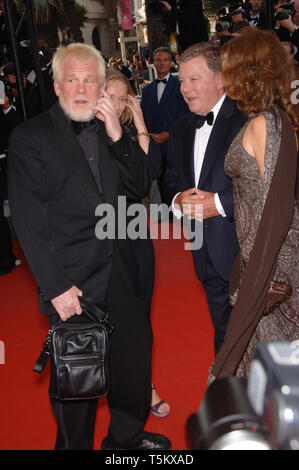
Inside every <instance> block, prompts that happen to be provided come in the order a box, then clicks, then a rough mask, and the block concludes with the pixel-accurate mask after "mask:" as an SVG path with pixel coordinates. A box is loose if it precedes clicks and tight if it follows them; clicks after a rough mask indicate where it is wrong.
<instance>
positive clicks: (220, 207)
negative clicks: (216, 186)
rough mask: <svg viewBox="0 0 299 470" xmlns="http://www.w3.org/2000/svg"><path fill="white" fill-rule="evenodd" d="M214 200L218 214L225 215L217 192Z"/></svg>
mask: <svg viewBox="0 0 299 470" xmlns="http://www.w3.org/2000/svg"><path fill="white" fill-rule="evenodd" d="M214 201H215V206H216V209H217V211H218V212H219V214H220V215H222V217H226V213H225V212H224V209H223V207H222V204H221V202H220V197H219V195H218V193H215V195H214Z"/></svg>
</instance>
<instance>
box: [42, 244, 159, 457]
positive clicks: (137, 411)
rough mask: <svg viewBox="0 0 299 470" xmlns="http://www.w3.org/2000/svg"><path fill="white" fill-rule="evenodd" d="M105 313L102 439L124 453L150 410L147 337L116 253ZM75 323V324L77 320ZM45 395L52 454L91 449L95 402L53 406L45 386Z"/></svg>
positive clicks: (147, 326)
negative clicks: (53, 428) (52, 426)
mask: <svg viewBox="0 0 299 470" xmlns="http://www.w3.org/2000/svg"><path fill="white" fill-rule="evenodd" d="M107 308H108V312H109V319H110V321H111V323H112V324H113V326H114V331H113V333H112V335H111V336H110V337H109V349H110V365H111V367H110V371H111V376H110V391H109V393H108V406H109V411H110V416H111V418H110V424H109V429H108V439H109V440H111V441H112V442H114V443H118V444H120V445H122V446H128V447H129V446H133V445H134V444H137V443H138V442H140V441H141V440H142V439H143V427H144V425H145V422H146V419H147V417H148V413H149V410H150V401H151V352H152V331H151V326H150V322H149V319H148V316H147V315H146V313H145V311H144V307H143V303H142V301H141V299H139V298H136V296H135V292H134V289H133V287H132V284H131V282H130V281H129V279H128V274H127V272H126V268H125V267H124V265H123V262H122V261H121V258H120V255H119V253H118V252H116V253H115V254H114V255H113V261H112V270H111V275H110V280H109V286H108V291H107ZM76 320H77V321H78V320H79V321H80V316H76ZM49 394H50V399H51V404H52V408H53V411H54V414H55V416H56V419H57V440H56V445H55V449H60V450H63V449H68V450H74V449H76V450H90V449H93V440H94V423H95V417H96V411H97V400H78V401H69V402H62V401H59V400H56V399H55V398H54V397H53V394H52V393H51V384H50V389H49Z"/></svg>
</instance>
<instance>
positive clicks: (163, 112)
mask: <svg viewBox="0 0 299 470" xmlns="http://www.w3.org/2000/svg"><path fill="white" fill-rule="evenodd" d="M153 58H154V66H155V69H156V72H157V78H156V80H154V81H153V82H151V83H149V84H147V85H146V86H145V87H144V88H143V90H142V96H141V103H140V106H141V109H142V113H143V117H144V121H145V125H146V128H147V130H148V132H149V134H150V135H151V136H152V137H153V139H154V140H155V141H156V142H157V144H159V147H160V151H161V155H162V175H161V177H160V178H159V180H158V184H159V189H160V193H161V196H162V200H164V196H163V193H164V191H163V177H164V171H165V167H166V155H167V143H168V139H169V131H170V127H171V125H172V124H173V123H174V122H175V121H177V120H178V119H179V118H180V117H182V116H184V115H185V114H187V113H188V112H189V110H188V106H187V105H186V103H185V101H184V99H183V97H182V95H181V93H180V83H179V81H178V79H177V77H175V76H173V75H172V74H171V73H170V69H171V52H170V50H169V49H168V48H167V47H159V48H158V49H156V50H155V51H154V55H153Z"/></svg>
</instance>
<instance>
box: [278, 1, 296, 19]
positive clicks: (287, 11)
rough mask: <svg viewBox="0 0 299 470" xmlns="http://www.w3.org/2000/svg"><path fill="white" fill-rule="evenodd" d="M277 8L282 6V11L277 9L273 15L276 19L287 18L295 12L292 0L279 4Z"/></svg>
mask: <svg viewBox="0 0 299 470" xmlns="http://www.w3.org/2000/svg"><path fill="white" fill-rule="evenodd" d="M279 8H282V11H279V12H278V13H276V14H275V15H274V18H275V19H276V20H277V21H283V20H287V19H288V17H289V16H291V17H292V18H293V17H294V15H295V13H296V9H295V6H294V2H289V3H283V4H282V5H279Z"/></svg>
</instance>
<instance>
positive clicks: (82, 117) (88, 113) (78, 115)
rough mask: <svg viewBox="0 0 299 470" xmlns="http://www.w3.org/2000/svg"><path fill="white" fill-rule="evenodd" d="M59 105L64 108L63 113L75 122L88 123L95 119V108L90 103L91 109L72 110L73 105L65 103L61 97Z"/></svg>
mask: <svg viewBox="0 0 299 470" xmlns="http://www.w3.org/2000/svg"><path fill="white" fill-rule="evenodd" d="M59 104H60V106H61V107H62V109H63V111H64V112H65V114H66V115H67V116H68V117H69V118H70V119H72V120H73V121H77V122H88V121H91V120H92V119H93V118H94V117H95V111H94V110H93V107H92V105H91V103H90V108H89V109H82V110H80V109H77V110H74V109H73V108H72V103H68V104H67V103H65V101H64V100H63V98H62V97H61V96H60V97H59Z"/></svg>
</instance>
